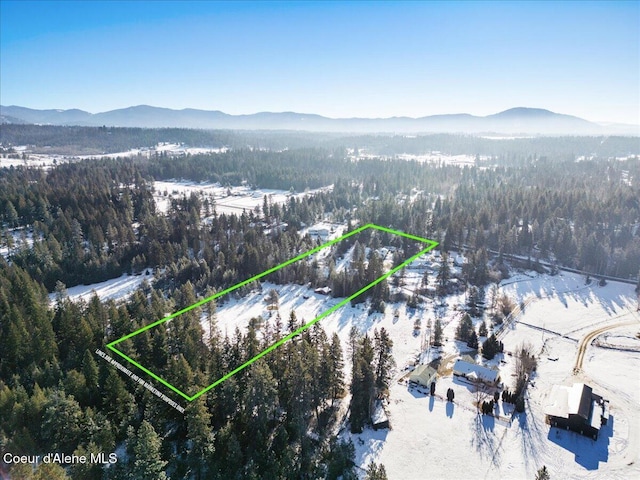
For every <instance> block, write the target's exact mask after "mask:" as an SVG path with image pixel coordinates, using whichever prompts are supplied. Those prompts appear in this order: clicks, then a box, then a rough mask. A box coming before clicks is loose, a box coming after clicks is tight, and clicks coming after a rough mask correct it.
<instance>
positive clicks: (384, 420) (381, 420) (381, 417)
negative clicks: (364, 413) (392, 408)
mask: <svg viewBox="0 0 640 480" xmlns="http://www.w3.org/2000/svg"><path fill="white" fill-rule="evenodd" d="M371 424H372V426H373V429H374V430H378V429H380V428H389V417H388V416H387V412H385V410H384V406H383V405H382V402H381V401H380V400H377V401H376V405H375V408H374V409H373V415H371Z"/></svg>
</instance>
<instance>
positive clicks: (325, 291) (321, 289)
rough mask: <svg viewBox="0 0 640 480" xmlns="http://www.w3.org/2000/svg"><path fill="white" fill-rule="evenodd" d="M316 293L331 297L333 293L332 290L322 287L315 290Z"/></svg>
mask: <svg viewBox="0 0 640 480" xmlns="http://www.w3.org/2000/svg"><path fill="white" fill-rule="evenodd" d="M314 292H315V293H320V294H322V295H329V294H330V293H331V288H329V287H320V288H316V289H315V290H314Z"/></svg>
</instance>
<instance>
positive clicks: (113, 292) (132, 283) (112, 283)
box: [49, 275, 153, 306]
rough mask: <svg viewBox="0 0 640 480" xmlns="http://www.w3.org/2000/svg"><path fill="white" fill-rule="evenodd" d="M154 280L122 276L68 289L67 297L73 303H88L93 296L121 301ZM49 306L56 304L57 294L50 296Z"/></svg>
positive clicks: (136, 276)
mask: <svg viewBox="0 0 640 480" xmlns="http://www.w3.org/2000/svg"><path fill="white" fill-rule="evenodd" d="M152 278H153V277H151V276H149V275H131V276H129V275H122V276H121V277H118V278H113V279H111V280H107V281H106V282H100V283H93V284H91V285H77V286H75V287H71V288H68V289H67V295H68V297H69V299H71V300H73V301H78V300H84V301H88V300H89V299H90V298H91V297H92V296H93V295H97V296H98V298H100V300H102V301H106V300H121V299H124V298H127V297H128V296H129V295H131V294H132V293H133V292H134V291H135V290H136V289H137V288H138V287H139V286H140V284H141V283H142V282H143V281H144V280H148V281H151V279H152ZM49 304H50V305H51V306H54V305H55V304H56V293H50V294H49Z"/></svg>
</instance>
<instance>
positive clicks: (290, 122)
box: [0, 105, 640, 135]
mask: <svg viewBox="0 0 640 480" xmlns="http://www.w3.org/2000/svg"><path fill="white" fill-rule="evenodd" d="M0 122H2V123H14V124H29V123H30V124H41V125H79V126H103V125H105V126H110V127H144V128H171V127H176V128H201V129H228V130H299V131H300V130H301V131H315V132H349V133H438V132H448V133H467V134H483V133H484V134H492V133H496V134H509V135H516V134H526V135H535V134H538V135H603V134H616V135H638V134H640V127H638V126H637V125H601V124H597V123H594V122H589V121H587V120H584V119H582V118H578V117H574V116H571V115H563V114H559V113H554V112H551V111H549V110H544V109H539V108H524V107H519V108H512V109H510V110H505V111H504V112H500V113H496V114H494V115H488V116H486V117H480V116H474V115H469V114H466V113H462V114H451V115H432V116H427V117H420V118H411V117H390V118H328V117H323V116H321V115H315V114H307V113H295V112H282V113H271V112H261V113H254V114H251V115H229V114H227V113H224V112H220V111H217V110H196V109H191V108H187V109H183V110H172V109H169V108H159V107H151V106H148V105H139V106H135V107H128V108H122V109H118V110H111V111H108V112H102V113H95V114H94V113H89V112H85V111H83V110H78V109H71V110H34V109H31V108H25V107H19V106H8V107H5V106H0Z"/></svg>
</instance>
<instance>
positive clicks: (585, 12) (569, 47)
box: [0, 0, 640, 125]
mask: <svg viewBox="0 0 640 480" xmlns="http://www.w3.org/2000/svg"><path fill="white" fill-rule="evenodd" d="M0 8H1V10H2V12H1V13H2V15H1V16H0V17H1V22H2V23H1V25H2V29H1V30H0V31H1V33H0V40H1V41H0V49H1V50H0V52H1V55H0V66H1V69H0V80H1V83H2V85H3V87H2V91H0V102H1V103H2V104H3V105H20V106H25V107H28V108H33V109H70V108H78V109H81V110H85V111H88V112H91V113H98V112H105V111H110V110H115V109H120V108H127V107H130V106H134V105H152V106H157V107H160V108H171V109H176V110H180V109H185V108H193V109H200V110H219V111H222V112H225V113H228V114H232V115H239V114H252V113H257V112H297V113H309V114H317V115H322V116H325V117H329V118H389V117H403V116H406V117H412V118H419V117H425V116H431V115H440V114H456V113H468V114H471V115H476V116H486V115H491V114H494V113H498V112H501V111H504V110H508V109H510V108H514V107H528V108H543V109H547V110H550V111H553V112H557V113H562V114H566V115H573V116H577V117H580V118H583V119H586V120H589V121H592V122H598V123H624V124H634V125H637V124H638V123H640V121H639V117H640V115H639V107H638V105H639V103H640V92H639V90H640V87H639V86H638V85H640V73H639V72H640V58H639V57H640V55H639V47H638V45H639V44H640V34H639V31H638V30H639V29H638V22H637V18H638V15H639V14H640V7H639V5H638V3H637V2H586V3H583V2H569V3H524V2H499V3H495V2H446V3H443V2H425V3H421V2H415V3H414V2H410V3H385V2H382V3H379V2H358V3H349V2H346V3H343V2H340V3H338V2H336V3H333V2H331V3H319V2H301V3H288V2H275V3H274V2H266V3H251V2H249V3H247V2H242V3H225V2H178V3H176V2H119V3H117V4H114V3H113V2H62V1H56V2H45V1H42V2H40V1H39V2H28V1H21V2H16V1H10V0H9V1H8V0H2V1H1V2H0Z"/></svg>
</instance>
